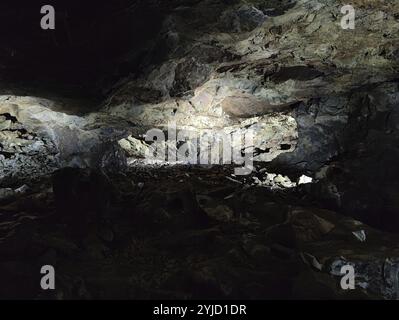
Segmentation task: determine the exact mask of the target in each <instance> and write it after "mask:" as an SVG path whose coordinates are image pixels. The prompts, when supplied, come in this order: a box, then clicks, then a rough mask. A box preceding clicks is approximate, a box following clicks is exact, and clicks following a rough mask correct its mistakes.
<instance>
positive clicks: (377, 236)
mask: <svg viewBox="0 0 399 320" xmlns="http://www.w3.org/2000/svg"><path fill="white" fill-rule="evenodd" d="M131 2H132V3H133V2H134V1H131ZM352 2H353V5H354V6H355V8H356V29H355V30H344V29H342V28H341V26H340V21H341V17H342V15H341V12H340V9H341V7H342V5H344V3H343V1H339V0H334V1H332V0H298V1H288V0H287V1H256V0H250V1H249V0H248V1H238V0H237V1H231V3H229V4H226V3H227V2H226V3H225V1H215V0H212V1H211V0H208V1H169V2H168V4H167V5H166V4H159V3H157V1H150V2H149V4H148V8H149V9H148V11H143V12H142V16H143V17H142V18H140V19H139V18H138V19H137V21H136V20H135V19H133V18H134V17H136V16H137V15H140V13H141V11H140V10H142V9H143V7H140V6H142V4H140V5H139V4H138V5H137V6H138V7H136V9H132V11H129V10H127V11H123V10H122V12H124V13H123V14H122V15H121V16H120V19H118V25H119V24H120V25H123V26H125V25H129V21H132V20H135V21H136V22H135V24H137V25H134V26H133V25H132V26H130V28H131V29H129V30H130V31H129V32H126V34H125V32H122V34H121V35H120V36H121V39H122V40H121V44H120V46H117V45H116V44H117V43H118V41H119V40H118V39H116V38H115V34H112V32H111V33H110V34H108V33H107V32H106V31H104V30H105V27H104V30H103V29H99V30H98V32H99V33H100V34H101V35H103V37H104V39H106V41H109V46H105V45H104V46H103V45H102V44H101V43H100V42H99V43H97V42H96V45H95V44H90V43H86V42H84V41H83V42H82V41H76V43H83V44H82V45H73V44H68V45H66V44H65V43H64V44H65V46H66V47H67V48H66V49H65V50H66V52H67V54H70V55H71V54H72V53H73V52H75V51H76V52H78V53H79V52H82V56H83V58H81V60H80V59H79V58H77V57H76V56H73V55H71V58H70V60H68V64H67V65H66V66H64V65H63V66H60V65H61V64H58V63H57V62H55V61H51V66H53V64H54V68H55V70H56V71H57V72H58V73H59V74H61V75H64V74H66V75H68V72H67V71H66V70H67V69H68V68H72V71H71V72H76V71H77V70H80V69H82V70H86V69H85V68H86V67H87V70H89V71H87V70H86V71H87V72H86V71H84V72H83V71H81V72H82V74H77V75H76V76H72V77H69V76H68V77H66V78H63V77H61V79H57V80H59V81H61V82H63V83H65V86H69V87H70V88H71V90H72V91H73V90H74V88H77V87H79V86H80V85H81V84H80V82H79V78H80V77H82V78H81V81H82V83H84V85H83V84H82V85H81V89H80V90H83V92H84V91H85V90H87V92H89V91H90V92H92V91H93V92H96V93H97V94H98V93H99V92H101V94H102V95H101V97H102V100H103V102H102V103H96V104H95V105H96V107H92V106H89V104H86V103H85V102H84V101H83V100H80V99H79V98H72V99H70V98H66V97H65V95H62V94H60V93H57V94H55V93H54V97H53V96H52V95H50V94H49V92H47V93H46V95H42V94H41V92H43V89H41V90H38V91H32V90H30V89H29V90H28V89H25V88H24V87H23V86H24V84H23V83H24V82H18V81H17V82H16V84H13V86H10V88H8V89H7V90H6V89H4V90H2V92H1V94H2V95H1V96H0V168H1V170H0V214H1V215H0V219H1V220H0V256H1V258H2V259H1V261H0V277H3V278H0V280H1V281H5V283H6V285H5V286H1V287H0V297H7V296H10V295H11V296H12V297H30V298H31V297H43V298H49V297H50V298H66V299H68V298H89V299H90V298H132V299H134V298H157V299H162V298H171V297H175V298H250V299H262V298H386V299H395V298H396V297H397V292H395V290H394V289H393V288H394V287H395V285H397V282H398V281H399V280H398V279H397V271H396V270H397V269H396V265H397V263H398V261H399V260H398V259H399V253H398V252H397V249H396V243H397V241H398V239H397V235H395V234H389V233H387V231H394V232H397V231H398V230H399V215H398V213H399V201H398V190H399V185H398V179H397V177H398V176H399V169H398V168H399V167H398V165H397V164H398V160H399V150H398V146H399V131H398V130H399V125H398V121H399V84H398V71H399V61H398V54H399V41H398V40H399V39H398V35H399V21H398V16H399V3H398V2H397V1H395V0H390V1H383V2H380V1H371V0H370V1H352ZM121 3H122V2H121ZM154 8H158V9H159V10H158V9H157V10H155V9H154ZM122 9H123V8H122ZM134 10H137V11H134ZM104 12H106V8H105V7H104ZM116 12H119V11H118V10H115V14H116ZM144 12H145V14H144ZM156 12H157V13H156ZM96 14H98V15H99V16H101V15H102V14H103V13H102V11H101V10H99V11H98V12H96ZM112 14H113V12H112ZM96 17H97V16H96ZM151 17H152V18H153V20H151ZM77 19H78V18H77ZM155 20H156V21H157V22H155ZM82 21H83V20H82ZM105 21H106V22H104V23H105V24H104V25H105V26H106V25H108V24H111V22H110V20H107V19H105ZM151 21H153V23H152V24H151ZM82 23H83V22H82ZM138 26H140V27H141V28H138ZM145 28H148V29H145ZM133 29H134V30H133ZM136 29H137V30H147V31H148V32H147V33H146V34H147V35H148V37H147V38H145V37H144V36H142V35H141V33H140V32H138V31H137V30H136ZM124 30H125V29H124ZM95 31H96V30H94V31H93V30H91V29H88V31H87V34H83V33H82V34H80V33H79V32H76V31H75V32H73V30H72V36H74V37H76V40H82V39H85V37H86V36H87V35H89V36H92V37H94V35H95V33H96V32H95ZM142 33H143V34H144V33H145V32H142ZM57 36H58V34H57ZM129 37H132V43H134V44H135V45H134V46H132V47H128V45H127V43H128V41H127V40H128V39H130V38H129ZM143 37H144V38H143ZM114 38H115V39H114ZM93 39H95V37H94V38H93ZM134 39H136V40H135V41H136V42H134ZM52 41H53V40H52ZM113 41H115V43H114V42H113ZM93 42H95V41H94V40H93ZM62 43H63V42H62ZM113 44H115V47H114V49H115V51H116V52H112V45H113ZM122 44H123V45H122ZM91 45H93V46H94V47H93V48H95V49H96V50H98V51H100V52H102V54H103V55H104V56H101V57H100V56H97V55H95V54H94V53H93V52H92V51H91V50H92V49H91V48H90V47H91ZM108 47H109V48H108ZM11 48H12V47H11ZM51 48H52V49H51V50H55V51H51V50H50V51H51V52H57V53H58V54H59V52H60V51H62V50H61V49H60V48H57V49H54V48H56V45H55V44H54V48H53V47H51ZM105 48H106V49H105ZM15 50H16V51H15V52H16V53H15V55H16V58H15V59H11V58H9V54H8V53H6V52H5V51H4V50H3V51H4V52H3V51H0V65H1V66H2V70H3V71H4V74H6V75H7V77H5V80H2V82H5V83H7V78H10V74H12V75H13V76H15V70H18V66H19V63H20V61H24V63H25V64H26V66H25V67H26V69H27V70H32V72H38V71H37V70H36V69H35V68H34V67H33V66H34V65H35V63H36V62H35V61H36V60H35V59H36V58H37V57H35V59H33V60H35V61H33V62H31V64H32V65H30V64H29V63H30V60H29V59H27V56H28V54H27V53H26V51H24V50H23V49H21V48H19V47H18V48H17V49H15ZM68 50H70V51H68ZM122 51H123V52H122ZM37 55H38V56H40V52H39V53H37ZM77 56H79V54H78V55H77ZM6 57H7V58H6ZM61 57H63V56H61ZM91 57H93V58H92V59H93V62H92V64H90V63H89V62H90V61H91V59H90V58H91ZM94 57H95V58H94ZM40 58H42V59H44V60H45V61H46V56H45V55H44V56H43V57H42V56H40ZM75 59H76V61H75ZM61 60H62V59H61ZM106 62H107V63H106ZM80 64H82V65H84V66H85V68H83V67H82V66H80ZM74 65H75V68H76V69H73V68H74V67H73V66H74ZM97 66H98V70H97V69H96V68H97ZM133 66H134V67H133ZM20 68H22V67H20ZM57 68H60V69H57ZM50 69H51V67H48V68H47V69H45V70H44V71H43V75H42V77H43V78H42V80H43V82H44V83H45V84H46V83H52V82H53V81H54V80H55V79H54V78H52V77H53V76H54V75H53V74H52V72H50V71H49V70H50ZM27 72H28V71H27ZM30 76H31V75H29V74H28V76H27V79H25V82H26V81H27V82H29V79H30ZM12 78H13V77H11V79H12ZM9 81H11V80H9ZM54 82H56V81H54ZM10 83H11V82H10ZM89 84H90V85H89ZM49 86H50V85H49ZM44 87H46V85H44ZM21 90H22V92H21ZM24 90H26V93H23V92H25V91H24ZM44 91H46V90H44ZM47 91H51V90H50V89H48V88H47ZM41 96H46V98H41ZM171 123H173V124H176V126H177V129H178V130H188V131H190V132H192V133H195V134H196V135H197V136H199V137H204V136H213V137H215V135H214V133H213V132H212V131H211V130H217V131H219V132H223V133H227V134H233V133H237V132H239V133H242V134H244V133H247V132H249V131H250V130H253V132H254V135H255V136H254V141H253V144H252V145H246V146H245V148H246V149H249V150H252V151H254V152H255V155H254V160H255V161H256V163H255V169H254V172H253V173H252V174H251V175H249V176H243V177H238V176H236V175H234V174H233V172H234V171H233V169H234V167H233V166H230V165H226V166H222V167H220V166H212V167H208V166H188V165H173V163H172V164H171V163H168V164H166V163H164V164H162V163H152V162H148V161H147V162H146V161H145V159H144V158H145V154H146V152H147V151H148V148H149V144H147V143H146V142H145V141H144V140H145V134H146V133H147V131H148V130H150V129H155V128H157V129H161V130H163V131H165V132H166V131H167V130H168V127H167V126H168V124H171ZM211 141H212V143H214V144H215V145H216V144H217V139H216V138H215V139H214V140H212V139H211ZM129 164H130V167H129ZM63 167H74V168H81V170H80V169H67V171H61V172H59V173H58V175H55V177H54V179H55V180H54V181H55V182H54V191H53V188H52V183H53V182H52V181H53V180H52V179H53V178H51V176H52V173H53V172H54V171H55V170H57V169H60V168H63ZM100 169H101V170H100ZM68 170H71V171H68ZM303 175H306V177H304V176H303ZM303 182H312V183H303ZM25 185H26V188H25V187H24V188H23V189H19V188H20V187H21V186H25ZM56 186H58V187H56ZM60 186H63V187H60ZM68 188H69V189H68ZM70 189H73V190H75V189H76V190H77V192H76V193H70V192H69V191H68V190H70ZM21 190H22V191H21ZM60 208H64V209H60ZM65 208H67V210H66V209H65ZM67 212H70V215H68V213H67ZM355 219H356V220H355ZM357 220H359V221H362V222H358V221H357ZM370 226H371V227H370ZM25 263H29V264H30V265H32V266H41V265H43V264H54V265H56V267H57V272H58V274H59V280H57V282H58V283H59V290H57V292H56V293H54V296H44V295H43V293H40V292H39V291H38V290H37V288H35V282H34V281H36V278H35V276H33V274H32V272H33V271H31V270H30V269H29V268H28V269H27V268H26V265H25ZM348 263H349V264H354V265H355V266H358V268H359V272H358V274H359V283H361V287H359V288H358V289H357V290H355V291H353V292H345V291H342V290H340V288H339V283H340V277H339V276H338V273H337V272H338V271H337V270H338V269H339V268H340V267H341V266H342V265H344V264H348ZM83 266H84V268H83ZM32 270H33V269H32ZM10 279H12V280H13V281H14V280H15V281H17V284H18V285H15V286H14V284H15V282H13V281H11V280H10Z"/></svg>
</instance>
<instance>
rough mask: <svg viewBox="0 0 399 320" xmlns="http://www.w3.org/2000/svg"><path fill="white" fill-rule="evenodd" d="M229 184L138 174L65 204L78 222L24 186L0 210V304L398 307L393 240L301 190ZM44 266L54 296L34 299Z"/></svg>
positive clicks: (183, 170) (191, 173)
mask: <svg viewBox="0 0 399 320" xmlns="http://www.w3.org/2000/svg"><path fill="white" fill-rule="evenodd" d="M231 174H232V168H229V167H216V168H198V167H178V166H177V167H168V166H162V167H140V166H137V167H134V168H131V169H130V170H129V171H127V172H125V173H123V174H122V173H120V174H114V175H112V176H111V175H110V176H109V177H110V185H109V186H108V185H107V186H105V187H104V186H101V185H96V186H94V194H95V196H94V198H93V197H92V198H90V200H87V203H86V204H85V205H86V206H85V207H82V204H80V203H79V202H76V203H71V204H69V205H68V210H70V214H71V217H73V218H74V222H71V220H68V218H65V217H60V215H59V213H58V214H57V209H56V204H55V199H54V194H53V188H52V182H51V178H50V177H44V178H41V179H39V180H37V181H35V182H34V183H33V182H31V184H30V185H29V188H24V190H23V191H21V192H20V193H18V194H14V195H13V196H11V197H10V198H8V199H6V200H4V199H3V200H2V202H1V205H0V212H1V213H0V215H1V221H2V223H1V224H0V255H1V257H2V261H1V262H0V278H1V283H2V284H3V285H2V287H1V288H0V297H7V298H8V299H9V298H34V299H48V298H50V299H93V298H95V299H173V298H180V299H214V298H215V299H216V298H219V299H220V298H221V299H236V298H244V299H324V298H325V299H352V298H356V299H362V298H365V299H370V298H371V299H372V298H396V296H395V295H396V293H395V291H394V289H393V288H394V284H395V281H397V278H395V277H397V274H393V271H392V270H391V269H390V268H389V266H390V265H391V262H392V265H393V262H394V261H395V259H398V257H399V250H398V247H397V243H398V241H397V240H399V239H398V237H397V236H395V235H390V234H388V233H382V232H379V231H376V230H374V229H371V228H369V227H367V226H365V225H363V224H362V223H360V222H358V221H355V220H353V219H351V218H347V217H343V216H341V215H339V214H337V213H334V212H332V211H328V210H324V209H320V208H317V207H315V206H313V205H312V202H311V201H310V200H309V199H307V196H306V192H305V191H306V187H304V188H302V189H301V188H294V189H290V190H271V189H270V188H263V187H259V186H254V185H251V184H250V183H248V180H249V179H250V178H249V177H247V178H242V179H238V178H231V177H232V176H231ZM110 186H111V187H110ZM92 189H93V188H92ZM104 190H105V193H104ZM304 190H305V191H304ZM106 193H109V194H113V196H112V197H111V196H110V197H109V199H110V202H109V203H108V204H107V205H105V206H104V207H103V208H100V210H101V216H100V217H99V215H96V212H94V211H95V210H97V209H95V208H98V206H97V204H96V203H95V202H101V201H102V199H99V198H100V197H102V198H104V197H107V194H106ZM61 196H62V195H61ZM96 197H99V198H96ZM77 199H78V198H77ZM79 199H80V200H82V198H79ZM87 204H88V205H89V206H87ZM90 206H92V208H93V210H90V208H89V207H90ZM82 208H84V210H85V212H84V211H83V210H82ZM74 210H75V212H74ZM78 215H79V216H78ZM76 217H80V218H78V219H76ZM77 230H78V231H77ZM345 264H353V265H356V266H357V267H358V268H359V269H358V270H357V279H358V281H359V282H360V283H362V287H358V289H356V290H349V291H345V290H342V289H341V287H340V280H341V278H342V275H341V274H340V267H341V266H342V265H345ZM43 265H52V266H54V267H55V270H56V290H55V291H52V293H46V292H44V291H41V290H40V286H39V283H40V277H41V275H40V268H41V266H43Z"/></svg>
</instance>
